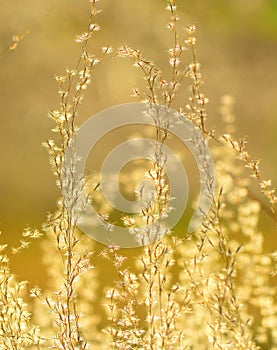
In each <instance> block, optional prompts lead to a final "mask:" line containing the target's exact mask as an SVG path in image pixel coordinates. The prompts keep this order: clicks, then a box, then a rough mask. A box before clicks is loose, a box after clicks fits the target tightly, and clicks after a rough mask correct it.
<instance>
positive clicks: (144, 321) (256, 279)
mask: <svg viewBox="0 0 277 350" xmlns="http://www.w3.org/2000/svg"><path fill="white" fill-rule="evenodd" d="M89 3H90V18H89V23H88V28H87V31H86V32H85V33H82V34H81V35H78V36H77V38H76V41H77V42H79V43H80V47H81V48H80V50H81V53H80V57H79V59H78V60H77V64H76V66H75V67H74V68H73V69H67V70H66V73H65V75H63V76H57V77H56V80H57V83H58V93H59V96H60V106H59V108H58V109H57V110H52V111H50V112H49V116H50V117H51V118H52V119H53V122H54V124H55V126H54V128H53V132H54V133H55V136H53V140H48V141H47V142H46V143H45V146H46V148H47V150H48V153H49V157H50V163H51V166H52V169H53V173H54V175H55V177H56V182H57V186H58V187H59V189H60V191H61V198H60V200H59V202H58V208H57V211H56V212H55V213H53V214H51V215H49V216H48V220H47V222H46V223H45V224H44V225H43V228H42V232H43V237H42V238H41V235H42V234H41V233H40V232H38V231H36V230H31V229H27V230H26V231H24V233H23V239H22V241H21V244H20V246H19V247H18V248H13V249H12V251H11V253H12V254H17V253H19V252H20V250H21V249H24V248H25V247H27V246H28V245H29V244H30V242H31V240H32V239H34V238H35V239H36V238H40V239H41V241H42V246H43V251H44V256H43V261H44V263H45V266H46V269H47V272H48V276H49V283H48V285H49V289H48V290H41V289H40V288H39V287H35V288H32V289H31V290H28V288H27V285H26V282H24V281H18V280H17V279H16V277H15V276H14V274H13V273H12V271H11V270H10V268H9V255H10V253H9V251H8V249H9V248H8V247H7V245H2V246H1V247H0V248H1V260H0V266H1V268H0V303H1V305H0V306H1V311H0V319H1V323H0V347H1V348H2V349H25V348H26V349H28V348H29V349H42V348H53V349H72V350H73V349H151V350H154V349H199V350H201V349H277V331H276V330H277V303H276V280H275V279H276V256H277V254H276V253H275V252H271V253H270V254H269V253H265V252H264V239H265V238H264V237H265V236H264V234H263V233H262V232H260V229H259V226H258V223H259V217H260V215H261V212H265V213H266V214H267V215H269V216H270V218H271V219H272V220H274V221H275V222H276V221H277V217H276V203H277V198H276V194H275V191H274V188H273V187H272V185H271V181H270V180H265V179H263V177H262V175H261V172H260V167H259V161H257V160H256V159H255V158H253V157H252V156H251V155H250V154H249V153H248V151H247V147H246V141H245V140H243V139H241V140H235V138H234V137H233V136H232V135H231V132H232V131H234V129H235V118H234V114H233V110H232V107H233V100H232V97H230V96H224V97H223V99H222V105H221V107H220V113H221V117H222V122H223V124H224V128H225V133H224V134H223V135H218V133H217V132H216V130H213V129H212V130H211V129H209V128H208V127H207V124H206V119H207V112H206V104H207V103H208V99H207V98H206V96H205V95H204V94H203V92H202V84H203V81H204V80H203V77H202V73H201V65H200V63H199V61H198V58H197V55H196V42H197V40H196V28H195V27H194V26H187V27H186V34H185V35H186V39H185V40H184V41H183V40H181V39H180V38H181V37H183V36H184V34H182V35H180V34H179V27H178V15H177V6H176V3H175V1H174V0H170V1H168V3H167V10H168V14H169V22H168V29H169V31H170V32H171V33H172V43H173V44H172V47H171V48H169V50H168V62H169V72H170V74H168V72H165V73H166V74H164V73H163V72H161V70H160V69H159V68H158V67H157V66H156V64H155V63H154V62H152V61H151V60H149V59H148V58H145V57H143V53H142V51H141V49H134V48H131V47H129V46H127V45H125V46H122V47H120V48H119V49H112V48H111V47H103V48H102V51H101V52H100V53H98V54H96V53H90V52H89V51H88V42H89V41H91V40H93V36H94V35H97V32H98V31H99V30H100V27H99V26H98V24H95V23H96V17H97V16H99V10H98V8H97V7H96V1H95V0H91V1H90V2H89ZM180 22H181V21H180ZM180 27H182V26H180ZM12 49H13V47H12ZM107 58H109V59H110V58H112V59H119V58H123V59H129V60H130V62H131V64H133V65H134V66H135V67H137V68H138V69H140V70H141V74H142V76H143V77H144V78H145V82H146V84H145V90H144V91H141V90H139V89H138V88H135V89H134V95H135V97H136V98H138V100H139V101H141V100H143V101H146V102H147V103H148V104H149V105H150V106H155V105H163V106H167V107H172V108H175V109H176V110H178V114H179V119H180V122H181V123H182V122H184V121H187V120H188V121H190V122H191V123H193V125H194V126H195V128H197V130H198V131H200V132H201V135H202V137H203V138H204V139H205V140H206V142H207V143H208V144H209V147H210V149H211V150H212V153H213V157H214V160H215V168H216V188H215V191H213V187H212V186H210V187H208V188H209V190H210V192H209V193H208V195H209V196H210V198H211V201H212V205H211V208H210V211H209V214H208V215H207V216H206V217H205V218H204V220H203V222H202V224H201V226H200V227H199V228H198V229H197V230H196V231H195V232H194V233H192V234H189V233H188V232H187V231H186V227H183V228H182V229H181V234H175V232H174V231H173V230H172V231H170V230H169V229H168V228H167V227H166V226H165V225H164V224H163V219H164V217H165V216H166V215H167V213H168V212H169V211H170V210H171V209H170V205H169V204H170V202H171V198H170V191H169V190H170V188H169V184H168V181H167V178H166V166H167V163H166V161H161V159H162V158H163V146H164V145H165V143H166V141H167V139H168V138H169V134H168V132H167V131H166V128H165V125H164V124H161V123H156V125H155V138H154V142H153V150H154V154H155V157H154V158H153V160H152V163H151V165H150V167H149V169H148V172H147V173H148V177H149V178H150V179H151V180H152V181H153V183H154V192H153V193H152V199H153V200H152V202H151V204H150V205H148V206H146V207H144V208H142V210H141V212H140V213H139V215H138V217H135V218H134V217H130V216H128V215H125V216H124V217H123V218H122V222H123V224H124V225H125V227H126V228H128V229H129V230H130V232H133V233H134V234H136V229H137V225H136V224H137V223H138V222H139V223H144V224H147V225H149V224H151V223H155V222H156V221H157V220H158V222H159V223H160V224H159V225H158V226H155V229H156V230H157V232H155V234H157V235H158V236H159V237H161V238H160V239H156V240H154V242H153V243H149V241H151V239H150V238H151V235H152V234H153V232H150V230H149V229H148V227H149V226H147V225H146V226H145V227H146V228H145V232H144V236H143V237H142V238H141V239H142V243H144V244H142V247H141V248H140V249H137V250H134V256H133V257H132V258H130V257H128V254H126V251H125V250H123V249H120V247H118V246H116V245H110V246H108V247H104V246H103V247H102V249H99V247H96V243H95V242H94V241H93V240H91V239H90V238H89V237H88V236H86V235H84V234H83V233H82V232H80V231H78V229H77V223H78V212H77V211H76V205H75V204H76V202H77V201H78V200H79V199H80V192H81V190H83V186H85V185H84V183H83V181H79V179H76V177H75V166H76V162H77V161H78V160H76V159H72V163H71V164H70V167H69V168H67V172H66V174H65V173H64V162H65V154H66V150H67V149H68V147H69V146H70V143H71V141H72V140H73V139H74V136H75V135H76V133H77V132H78V127H77V116H78V111H79V106H80V103H81V102H82V100H83V99H84V98H85V92H86V90H87V88H88V86H89V85H90V84H91V82H92V81H93V74H94V70H95V69H97V65H98V64H101V63H102V61H104V60H105V59H107ZM168 75H170V78H167V79H166V78H165V76H168ZM186 87H189V94H188V96H187V100H186V101H185V102H184V105H183V106H178V105H176V96H177V95H178V94H182V95H184V94H185V92H186V91H187V90H186ZM95 88H97V87H95ZM108 122H109V121H107V123H108ZM165 122H166V121H165ZM167 122H169V121H167ZM245 168H247V169H248V170H250V172H249V171H248V172H247V171H245ZM247 169H246V170H247ZM65 178H66V181H65ZM82 180H83V179H82ZM125 180H126V181H128V182H131V181H132V180H131V179H130V178H127V179H125ZM209 180H210V181H213V179H209ZM253 181H254V182H255V181H256V182H257V184H258V189H257V190H256V192H253V189H252V187H251V183H252V182H253ZM129 184H130V183H126V185H129ZM123 185H124V184H123ZM97 191H98V184H97V183H96V184H95V185H94V186H93V190H92V191H91V192H90V194H89V198H90V200H92V201H93V200H95V201H97V195H98V192H97ZM259 191H260V192H261V193H262V194H263V195H264V196H265V200H266V201H265V200H263V199H261V198H260V196H259ZM65 193H67V195H66V196H65V195H64V194H65ZM138 195H139V193H138ZM99 205H101V203H100V204H99ZM103 219H105V220H106V217H104V216H103ZM136 220H137V221H136ZM165 231H166V234H165V235H164V234H162V233H164V232H165ZM103 263H104V264H110V270H111V276H113V278H112V280H111V281H110V285H109V286H104V283H103V281H102V279H101V264H102V265H103ZM28 294H30V296H31V297H32V298H33V299H30V297H29V295H28Z"/></svg>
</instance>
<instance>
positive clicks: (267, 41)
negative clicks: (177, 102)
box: [0, 0, 277, 285]
mask: <svg viewBox="0 0 277 350" xmlns="http://www.w3.org/2000/svg"><path fill="white" fill-rule="evenodd" d="M176 2H177V5H178V7H179V17H180V21H179V27H180V33H181V30H182V29H183V28H184V26H185V25H196V27H197V39H198V44H197V55H198V60H199V61H200V62H201V64H202V72H203V75H204V78H205V86H204V87H203V89H204V91H205V94H206V95H207V97H208V98H209V100H210V103H209V105H208V118H209V126H212V127H215V128H216V129H219V130H220V128H221V121H220V117H219V113H218V109H219V105H220V100H221V97H222V96H223V95H225V94H231V95H233V96H234V98H235V114H236V120H237V130H236V136H238V137H243V136H247V137H248V143H249V150H250V151H251V153H252V154H253V155H254V156H255V157H257V158H261V159H262V160H263V165H262V172H263V174H264V177H265V178H266V179H267V178H268V177H269V178H272V180H273V182H275V184H276V183H277V176H276V170H277V166H276V160H277V156H276V147H277V140H276V135H277V118H276V116H277V2H276V0H244V1H240V0H233V1H232V2H231V1H227V0H220V1H219V0H194V1H188V0H187V1H186V0H179V1H176ZM98 4H99V5H98V6H99V8H101V9H102V10H103V12H102V13H101V14H100V15H99V16H98V17H97V20H96V21H97V23H98V24H99V25H100V26H101V28H102V31H101V32H99V33H97V35H96V36H95V37H94V39H93V40H92V44H91V45H90V48H91V50H95V52H96V53H98V52H99V50H100V48H101V47H102V46H108V45H111V46H113V47H119V46H120V45H122V44H127V45H130V46H132V47H134V48H142V49H143V51H144V56H145V57H147V58H149V59H151V60H154V61H155V62H156V63H157V65H158V66H159V67H160V68H161V69H163V70H164V72H165V74H169V67H168V65H167V61H168V60H167V55H166V50H167V48H169V47H171V46H172V41H170V39H171V37H170V33H169V32H168V30H167V29H166V24H167V21H168V12H167V11H165V7H166V1H165V0H150V1H149V0H139V1H130V0H102V1H100V2H99V3H98ZM88 16H89V5H88V1H86V0H78V1H77V0H43V1H42V0H25V1H24V2H22V1H20V0H14V1H12V2H11V1H9V0H2V1H1V10H0V50H1V52H4V51H5V50H6V49H7V48H8V47H9V45H10V44H11V42H12V37H13V36H14V35H16V34H18V33H23V32H25V31H27V30H29V34H28V35H27V36H26V37H25V38H24V39H23V40H22V41H21V42H20V43H19V46H18V47H17V49H16V50H13V51H10V52H9V53H7V54H4V55H2V56H1V60H0V81H1V84H0V101H1V128H0V143H1V148H0V154H1V172H0V198H1V202H0V230H1V231H2V236H1V241H2V242H8V243H10V244H11V245H18V241H19V239H20V236H21V233H22V231H23V229H24V228H25V227H26V226H30V227H33V228H40V226H41V224H42V223H43V222H44V221H45V219H46V214H47V212H53V211H55V209H56V201H57V199H58V197H59V192H58V190H57V188H56V187H55V179H54V176H53V174H52V172H51V169H50V167H49V164H48V156H47V152H46V150H45V149H44V148H43V147H42V145H41V144H42V142H44V141H45V140H46V139H48V138H51V137H52V136H51V132H50V129H51V128H52V127H53V124H52V121H51V120H50V119H49V118H48V111H49V110H50V109H57V108H58V104H59V97H58V95H57V85H56V81H55V79H54V76H55V75H61V74H63V73H64V72H65V69H66V68H67V67H74V66H75V64H76V62H77V60H78V57H79V53H80V46H79V45H78V44H77V43H76V42H75V41H74V39H75V37H76V35H78V34H80V33H82V32H84V31H85V30H86V26H87V23H88ZM182 33H184V32H182ZM180 38H181V39H182V36H180ZM184 38H185V36H184ZM188 60H189V58H188ZM141 81H142V80H141V75H140V73H139V72H138V71H137V70H135V69H134V68H133V67H132V63H131V62H130V61H129V62H128V61H127V60H126V61H125V60H124V61H123V60H108V61H107V62H106V63H104V64H103V65H101V66H99V67H97V69H96V71H95V75H94V78H93V81H92V86H91V87H90V88H89V90H88V92H87V97H86V100H85V102H84V103H83V104H82V106H81V109H80V112H79V120H78V123H79V124H81V123H82V122H83V121H85V120H86V119H87V118H89V117H90V116H92V115H93V114H94V113H96V112H97V111H100V110H102V109H104V108H107V107H110V106H112V105H114V104H119V103H124V102H129V101H135V100H134V99H133V98H132V97H131V94H132V87H133V86H136V85H141ZM187 94H188V91H184V98H187ZM274 234H275V233H272V236H271V239H272V240H273V239H276V238H275V236H274ZM40 255H41V251H40V247H39V244H38V243H35V244H34V245H33V246H32V248H31V249H30V250H27V251H25V252H23V253H21V254H20V255H19V256H18V257H15V258H14V260H13V268H14V270H15V272H16V274H17V275H19V276H20V278H24V279H28V280H30V281H31V283H39V284H41V285H43V284H44V281H45V276H46V275H45V271H44V270H43V266H42V264H41V262H40Z"/></svg>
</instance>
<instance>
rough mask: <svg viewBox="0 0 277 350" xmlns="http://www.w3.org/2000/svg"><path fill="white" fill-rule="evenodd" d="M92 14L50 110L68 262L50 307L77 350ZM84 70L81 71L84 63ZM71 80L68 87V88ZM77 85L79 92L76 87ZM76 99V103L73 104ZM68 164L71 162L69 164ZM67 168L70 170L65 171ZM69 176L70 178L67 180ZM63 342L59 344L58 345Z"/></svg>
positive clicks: (61, 241) (60, 228) (62, 246)
mask: <svg viewBox="0 0 277 350" xmlns="http://www.w3.org/2000/svg"><path fill="white" fill-rule="evenodd" d="M91 6H92V7H91V15H90V20H89V25H88V31H87V32H86V33H84V34H82V35H81V36H79V37H78V38H77V40H78V41H80V42H81V43H82V48H81V55H80V58H79V60H78V62H77V65H76V67H75V70H69V69H68V70H67V78H66V77H63V76H62V77H56V80H57V81H58V84H59V94H60V96H61V108H60V111H54V112H50V116H51V117H52V118H53V119H54V121H55V122H56V129H54V131H56V132H58V133H59V135H60V138H61V146H60V147H57V146H56V145H55V143H54V141H47V145H48V148H49V152H50V155H51V159H52V163H53V167H54V172H55V174H56V176H57V183H58V186H59V187H60V189H61V191H62V194H63V196H65V194H66V197H63V199H62V201H61V205H60V213H59V214H58V216H56V217H55V218H53V219H52V220H51V221H50V222H49V226H50V228H51V227H52V229H53V231H54V233H55V235H56V239H57V247H58V249H59V251H60V254H61V257H62V260H63V262H64V265H65V282H64V291H63V289H61V291H60V292H59V293H58V295H57V302H56V304H55V303H54V304H53V303H52V302H51V301H50V300H49V299H48V300H47V303H48V305H49V307H50V308H51V309H52V310H53V311H54V312H55V313H56V314H57V325H58V327H59V328H60V332H59V335H58V336H57V341H56V342H57V346H61V347H62V348H63V349H72V350H73V349H75V348H76V346H78V348H80V349H85V348H86V347H87V344H86V342H85V340H84V339H83V337H82V335H81V331H80V325H79V314H78V310H77V302H76V293H77V291H76V281H77V279H78V277H79V275H80V274H81V273H82V272H84V271H85V270H86V269H89V268H90V265H89V263H88V262H87V259H88V255H87V254H85V255H83V256H81V255H78V253H77V251H76V245H77V244H78V239H77V238H76V236H75V229H76V225H77V219H78V218H77V214H76V203H77V201H78V198H79V193H80V190H81V187H82V186H83V185H82V181H83V179H81V180H80V179H76V178H75V167H76V162H77V161H78V160H77V159H76V154H75V153H74V152H75V150H74V142H72V141H73V139H74V135H75V132H76V126H75V119H76V116H77V112H78V108H79V104H80V102H81V101H82V98H83V95H84V90H86V88H87V85H88V84H89V83H90V77H91V72H92V69H93V68H94V66H95V65H96V64H97V63H99V62H100V59H97V58H96V57H95V56H93V55H90V54H89V53H88V52H87V50H86V47H87V44H88V40H89V39H90V37H91V36H92V34H93V32H94V31H97V30H98V26H97V25H95V24H93V19H94V17H95V15H96V14H97V13H98V10H96V8H95V6H94V2H92V4H91ZM105 54H106V52H103V54H102V57H101V59H102V58H103V57H104V55H105ZM81 64H82V66H83V67H82V69H81V70H80V68H79V67H80V65H81ZM77 74H79V80H78V81H77V82H76V83H75V82H74V79H75V77H76V75H77ZM65 82H67V85H66V87H64V84H65ZM75 87H76V90H75V92H74V91H73V88H75ZM71 102H72V103H71ZM70 143H71V144H70ZM68 147H71V148H72V150H73V156H72V159H70V164H69V166H68V168H64V162H65V152H66V150H67V148H68ZM65 166H66V167H67V165H65ZM64 171H66V173H65V172H64ZM65 178H66V181H65ZM64 293H65V295H64V298H65V305H63V294H64ZM58 344H59V345H58Z"/></svg>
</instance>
